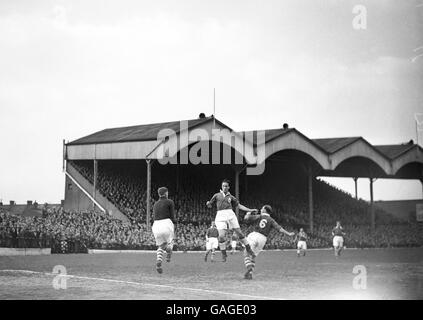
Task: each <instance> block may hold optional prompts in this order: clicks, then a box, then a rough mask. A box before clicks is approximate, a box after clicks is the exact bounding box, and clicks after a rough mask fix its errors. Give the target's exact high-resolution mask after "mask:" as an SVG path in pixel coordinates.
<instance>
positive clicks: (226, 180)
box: [222, 179, 231, 185]
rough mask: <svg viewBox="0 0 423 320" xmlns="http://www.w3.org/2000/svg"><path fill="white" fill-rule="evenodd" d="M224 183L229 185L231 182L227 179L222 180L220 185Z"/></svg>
mask: <svg viewBox="0 0 423 320" xmlns="http://www.w3.org/2000/svg"><path fill="white" fill-rule="evenodd" d="M225 182H226V183H227V184H229V185H230V184H231V182H230V181H229V180H228V179H223V180H222V183H225Z"/></svg>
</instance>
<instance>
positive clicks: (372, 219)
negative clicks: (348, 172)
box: [369, 178, 375, 232]
mask: <svg viewBox="0 0 423 320" xmlns="http://www.w3.org/2000/svg"><path fill="white" fill-rule="evenodd" d="M369 180H370V228H371V231H372V232H373V231H375V207H374V203H373V182H374V181H375V179H374V178H369Z"/></svg>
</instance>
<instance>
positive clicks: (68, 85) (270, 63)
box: [0, 0, 423, 203]
mask: <svg viewBox="0 0 423 320" xmlns="http://www.w3.org/2000/svg"><path fill="white" fill-rule="evenodd" d="M420 3H423V0H413V1H406V0H403V1H397V0H385V1H377V0H374V1H368V0H363V1H361V0H360V2H358V3H357V2H356V1H333V0H292V1H279V0H274V1H269V0H266V1H246V0H242V1H241V0H240V1H223V0H213V1H206V0H201V1H199V0H190V1H182V0H178V1H136V0H133V1H105V0H101V1H86V0H85V1H41V0H38V1H30V0H28V1H16V0H2V1H1V2H0V139H1V140H0V199H3V202H8V201H9V200H15V201H17V202H24V201H26V200H30V199H31V200H37V201H38V202H40V203H42V202H59V201H60V199H62V198H63V196H64V175H63V173H62V139H66V140H74V139H76V138H79V137H82V136H84V135H87V134H90V133H92V132H95V131H98V130H101V129H104V128H108V127H117V126H127V125H136V124H143V123H151V122H161V121H172V120H179V119H190V118H195V117H197V115H198V114H199V113H200V112H205V113H206V114H207V115H210V114H211V112H212V110H213V88H214V87H215V88H216V106H217V110H216V116H217V118H218V119H219V120H221V121H223V122H224V123H226V124H228V125H229V126H230V127H232V128H233V129H235V130H252V129H265V128H278V127H281V126H282V124H283V123H284V122H287V123H289V124H290V126H291V127H295V128H297V129H298V130H299V131H301V132H303V133H304V134H305V135H307V136H308V137H310V138H324V137H345V136H363V137H364V138H365V139H367V140H368V141H369V142H370V143H372V144H391V143H402V142H406V141H408V140H410V139H415V136H416V132H415V124H414V114H415V113H416V112H423V57H420V58H417V59H416V60H415V62H412V61H411V60H412V58H413V57H416V56H417V55H418V54H423V49H421V50H416V51H415V49H417V48H419V47H422V46H423V6H419V4H420ZM356 4H362V5H365V6H366V8H367V29H366V30H355V29H353V27H352V20H353V18H354V16H355V15H354V14H353V13H352V10H353V7H354V6H355V5H356ZM420 141H423V134H422V132H420ZM331 181H336V184H337V185H338V186H341V187H342V188H344V189H346V190H347V191H350V192H353V188H354V183H353V180H352V179H348V180H345V179H342V180H339V179H331ZM359 192H360V194H359V195H360V196H361V197H363V198H365V199H368V181H365V180H362V181H361V182H360V184H359ZM421 197H422V186H421V184H420V182H418V181H390V182H385V181H382V180H378V181H377V182H376V183H375V199H376V200H379V199H413V198H421Z"/></svg>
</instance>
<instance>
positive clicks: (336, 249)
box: [334, 246, 339, 259]
mask: <svg viewBox="0 0 423 320" xmlns="http://www.w3.org/2000/svg"><path fill="white" fill-rule="evenodd" d="M334 248H335V257H336V258H337V259H338V256H339V247H338V246H336V247H334Z"/></svg>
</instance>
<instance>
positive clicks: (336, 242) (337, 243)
mask: <svg viewBox="0 0 423 320" xmlns="http://www.w3.org/2000/svg"><path fill="white" fill-rule="evenodd" d="M343 245H344V238H343V237H341V236H334V237H333V246H334V247H342V246H343Z"/></svg>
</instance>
